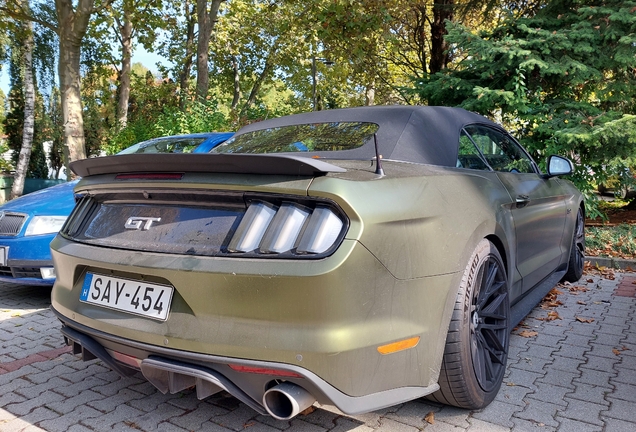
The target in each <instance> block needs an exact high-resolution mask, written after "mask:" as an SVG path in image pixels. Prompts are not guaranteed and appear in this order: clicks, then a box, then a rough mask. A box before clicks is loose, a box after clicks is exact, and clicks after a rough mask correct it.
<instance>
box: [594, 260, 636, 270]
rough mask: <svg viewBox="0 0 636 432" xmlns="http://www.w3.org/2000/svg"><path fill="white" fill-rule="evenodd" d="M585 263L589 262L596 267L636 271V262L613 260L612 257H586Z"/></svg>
mask: <svg viewBox="0 0 636 432" xmlns="http://www.w3.org/2000/svg"><path fill="white" fill-rule="evenodd" d="M585 261H587V262H589V263H590V264H591V265H592V266H594V267H609V268H614V269H621V270H632V271H636V260H631V259H623V258H612V257H595V256H588V257H585Z"/></svg>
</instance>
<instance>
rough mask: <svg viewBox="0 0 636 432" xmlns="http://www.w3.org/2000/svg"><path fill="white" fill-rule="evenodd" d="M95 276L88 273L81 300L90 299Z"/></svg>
mask: <svg viewBox="0 0 636 432" xmlns="http://www.w3.org/2000/svg"><path fill="white" fill-rule="evenodd" d="M93 276H94V275H93V273H86V277H85V278H84V285H82V293H81V294H80V300H82V301H86V299H88V292H89V291H90V289H91V282H92V281H93Z"/></svg>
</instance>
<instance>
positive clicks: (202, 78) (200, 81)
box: [197, 0, 223, 101]
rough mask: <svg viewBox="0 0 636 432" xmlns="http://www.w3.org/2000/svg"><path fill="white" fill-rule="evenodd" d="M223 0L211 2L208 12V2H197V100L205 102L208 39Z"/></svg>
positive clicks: (207, 84)
mask: <svg viewBox="0 0 636 432" xmlns="http://www.w3.org/2000/svg"><path fill="white" fill-rule="evenodd" d="M221 1H223V0H212V3H211V4H210V9H209V10H208V0H197V19H198V23H199V37H198V40H197V98H198V99H199V100H202V101H205V100H206V98H207V96H208V86H209V81H210V78H209V76H208V75H209V73H210V72H209V70H208V50H209V47H210V37H211V36H212V30H213V29H214V24H215V23H216V16H217V15H218V13H219V6H220V5H221Z"/></svg>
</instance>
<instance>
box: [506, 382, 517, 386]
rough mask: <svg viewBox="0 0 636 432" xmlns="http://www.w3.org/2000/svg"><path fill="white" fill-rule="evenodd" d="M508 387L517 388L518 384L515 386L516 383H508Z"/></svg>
mask: <svg viewBox="0 0 636 432" xmlns="http://www.w3.org/2000/svg"><path fill="white" fill-rule="evenodd" d="M506 385H507V386H508V387H514V386H516V385H517V384H515V383H513V382H507V383H506Z"/></svg>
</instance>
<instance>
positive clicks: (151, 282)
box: [51, 106, 585, 419]
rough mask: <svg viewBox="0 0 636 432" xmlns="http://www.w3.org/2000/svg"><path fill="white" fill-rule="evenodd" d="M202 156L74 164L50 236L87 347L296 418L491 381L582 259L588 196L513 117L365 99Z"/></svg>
mask: <svg viewBox="0 0 636 432" xmlns="http://www.w3.org/2000/svg"><path fill="white" fill-rule="evenodd" d="M212 153H213V154H203V155H188V154H183V155H170V156H168V157H165V155H144V157H143V158H140V157H139V155H130V156H125V155H124V156H117V157H116V158H100V159H93V160H84V161H79V162H75V163H74V164H73V165H72V169H73V170H74V171H75V172H76V173H77V174H78V175H80V176H82V177H83V178H82V180H81V182H80V183H79V184H78V186H77V187H76V189H75V193H76V199H77V205H76V207H75V209H74V211H73V213H72V214H71V216H70V217H69V219H68V221H67V222H66V224H65V225H64V227H63V228H62V230H61V231H60V234H59V235H58V236H57V237H56V238H55V240H54V241H53V243H52V245H51V247H52V253H53V259H54V262H55V266H56V269H57V274H58V279H57V281H56V283H55V286H54V288H53V292H52V309H53V311H54V312H55V313H56V314H57V316H58V317H59V319H60V320H61V321H62V323H63V327H62V332H63V334H64V336H65V338H66V341H67V343H69V344H70V345H72V346H73V348H74V352H75V353H77V354H81V355H82V356H83V357H84V358H85V359H92V358H95V357H98V358H100V359H101V360H102V361H103V362H104V363H106V364H108V365H109V366H110V367H111V368H113V369H114V370H116V371H118V372H120V373H121V374H123V375H126V374H130V373H133V372H135V371H137V370H141V372H142V373H143V375H144V376H145V377H146V379H148V381H150V382H151V383H152V384H154V385H155V386H156V387H157V388H158V389H159V390H161V391H162V392H173V393H174V392H178V391H181V390H183V389H186V388H190V387H192V386H196V392H197V396H198V397H199V398H205V397H207V396H209V395H211V394H213V393H216V392H218V391H221V390H226V391H228V392H229V393H231V394H232V395H234V396H235V397H237V398H238V399H240V400H241V401H243V402H244V403H246V404H247V405H249V406H251V407H252V408H253V409H255V410H256V411H258V412H260V413H269V414H270V415H272V416H274V417H275V418H278V419H288V418H291V417H293V416H295V415H296V414H298V413H299V412H301V411H302V410H304V409H305V408H307V407H308V406H309V405H311V404H313V403H314V402H318V403H320V404H330V405H335V406H336V407H338V408H339V409H340V410H341V411H343V412H345V413H349V414H354V413H360V412H365V411H372V410H376V409H379V408H382V407H386V406H390V405H394V404H398V403H400V402H403V401H407V400H411V399H415V398H419V397H422V396H428V397H429V398H432V399H434V400H437V401H440V402H443V403H447V404H452V405H456V406H459V407H464V408H480V407H484V406H485V405H487V404H488V403H489V402H490V401H492V399H493V398H494V397H495V395H496V393H497V391H498V389H499V387H500V385H501V381H502V378H503V374H504V370H505V364H506V360H507V352H508V340H509V332H510V329H511V328H512V326H513V325H515V324H516V323H517V322H518V321H519V320H521V319H522V318H523V317H524V316H525V314H526V313H527V312H528V311H529V310H530V309H531V308H532V307H533V306H534V305H535V304H536V303H537V302H538V301H539V300H540V299H541V298H542V297H543V296H544V295H545V294H546V293H547V292H548V291H549V290H550V289H551V288H552V287H553V286H554V285H555V284H556V283H557V282H559V280H561V279H566V280H570V281H574V280H577V279H579V278H580V277H581V274H582V271H583V253H584V247H585V239H584V230H583V228H584V227H583V224H584V214H585V210H584V205H583V200H582V196H581V194H580V193H579V192H578V191H577V190H576V188H575V187H574V186H573V185H572V184H571V183H570V182H569V181H567V180H564V179H562V178H559V177H558V176H559V175H565V174H569V173H570V172H571V171H572V164H571V163H570V162H569V161H568V160H567V159H565V158H561V157H558V156H551V157H550V158H549V161H548V172H547V173H542V172H540V170H539V168H538V167H537V164H536V163H535V162H534V161H533V160H532V159H531V157H530V156H529V155H528V153H526V151H525V150H524V149H523V148H521V146H520V145H519V144H518V143H517V142H516V141H515V140H514V139H513V138H512V137H511V136H510V135H509V134H508V133H506V131H505V130H503V129H502V128H501V127H500V126H498V125H497V124H495V123H492V122H491V121H489V120H487V119H486V118H484V117H482V116H479V115H476V114H473V113H470V112H467V111H465V110H462V109H456V108H447V107H407V106H391V107H365V108H351V109H341V110H330V111H322V112H315V113H308V114H300V115H295V116H289V117H282V118H278V119H272V120H267V121H263V122H260V123H255V124H252V125H250V126H247V127H245V128H243V129H242V130H240V131H239V132H237V134H236V135H235V136H234V137H233V138H231V139H230V140H228V141H226V142H225V143H224V144H222V145H220V146H218V147H216V148H215V149H214V150H212Z"/></svg>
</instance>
